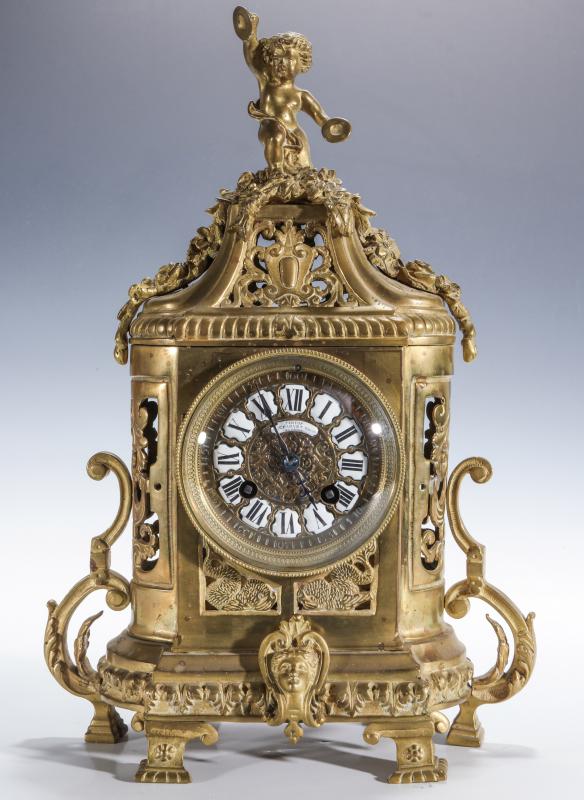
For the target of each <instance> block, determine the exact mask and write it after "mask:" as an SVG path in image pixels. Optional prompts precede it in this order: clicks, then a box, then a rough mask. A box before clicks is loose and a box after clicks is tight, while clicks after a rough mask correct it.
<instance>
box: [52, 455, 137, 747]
mask: <svg viewBox="0 0 584 800" xmlns="http://www.w3.org/2000/svg"><path fill="white" fill-rule="evenodd" d="M87 472H88V474H89V476H90V477H91V478H93V479H94V480H101V479H102V478H104V477H105V476H106V475H107V474H108V473H109V472H113V473H114V475H115V476H116V478H117V479H118V484H119V487H120V502H119V506H118V511H117V514H116V516H115V519H114V521H113V523H112V524H111V525H110V527H109V528H108V529H107V530H106V531H105V532H104V533H103V534H101V535H100V536H96V537H94V538H93V539H92V541H91V554H90V567H89V570H90V571H89V574H88V575H87V576H86V577H85V578H82V579H81V580H80V581H79V582H78V583H76V584H75V586H73V588H72V589H71V590H70V591H69V592H68V593H67V594H66V595H65V597H64V598H63V600H62V601H61V602H60V603H56V602H55V600H49V602H48V603H47V607H48V609H49V619H48V621H47V626H46V629H45V641H44V653H45V661H46V663H47V666H48V668H49V671H50V672H51V674H52V675H53V677H54V678H55V680H56V681H57V682H58V683H59V684H60V685H61V686H62V687H63V688H64V689H67V691H68V692H71V693H72V694H74V695H77V696H78V697H84V698H85V699H86V700H89V701H90V702H92V703H93V704H94V707H95V712H96V713H95V717H94V723H95V724H94V723H92V726H90V730H89V731H88V734H87V736H88V738H90V737H93V738H90V740H91V741H105V739H103V738H96V737H97V736H103V733H102V732H101V731H102V729H103V728H105V727H108V729H109V730H110V731H113V730H114V729H115V735H114V734H113V733H112V734H111V735H114V740H115V741H119V739H120V738H121V737H122V736H123V735H124V734H125V725H124V724H123V723H122V722H121V720H120V719H119V717H117V715H116V714H115V711H114V710H113V709H105V708H104V704H103V702H102V701H101V697H100V687H99V678H98V674H97V672H96V670H95V669H94V668H93V667H92V666H91V664H90V662H89V660H88V658H87V649H88V646H89V636H90V629H91V625H92V624H93V622H95V620H96V619H98V618H99V617H100V616H101V615H102V613H103V612H101V611H100V612H99V613H98V614H94V615H93V616H91V617H88V618H87V619H86V620H85V622H83V624H82V625H81V627H80V629H79V633H78V634H77V637H76V638H75V643H74V648H73V653H74V655H73V657H71V654H70V652H69V648H68V645H67V633H68V628H69V622H70V620H71V617H72V616H73V614H74V612H75V611H76V609H77V608H78V607H79V606H80V605H81V603H82V602H83V600H85V598H86V597H88V596H89V595H90V594H92V592H95V591H97V590H98V589H103V590H105V591H106V592H107V594H106V602H107V604H108V606H109V607H110V608H111V609H113V610H114V611H121V610H123V609H124V608H126V607H127V606H128V604H129V602H130V585H129V583H128V581H127V580H126V579H125V578H124V577H122V575H120V574H119V573H117V572H114V571H113V570H111V569H110V548H111V546H112V545H113V544H114V542H115V541H116V539H117V538H118V537H119V536H120V534H121V533H122V531H123V530H124V528H125V527H126V524H127V522H128V518H129V516H130V510H131V500H132V482H131V478H130V474H129V472H128V470H127V468H126V467H125V465H124V464H123V462H122V461H121V460H120V459H119V458H118V457H117V456H114V455H112V454H111V453H96V454H95V455H94V456H92V457H91V459H90V460H89V462H88V464H87ZM97 729H99V731H100V733H97V732H96V731H97Z"/></svg>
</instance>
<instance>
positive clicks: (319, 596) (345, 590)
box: [295, 540, 377, 614]
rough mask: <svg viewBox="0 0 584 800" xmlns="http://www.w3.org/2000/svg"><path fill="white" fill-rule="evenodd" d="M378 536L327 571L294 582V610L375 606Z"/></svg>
mask: <svg viewBox="0 0 584 800" xmlns="http://www.w3.org/2000/svg"><path fill="white" fill-rule="evenodd" d="M376 554H377V540H374V541H372V542H369V544H368V545H367V546H366V547H364V548H363V549H362V550H361V551H359V552H358V553H356V554H355V555H354V556H353V557H352V558H350V559H348V560H347V561H344V562H343V563H342V564H337V565H336V566H334V567H333V568H332V569H331V570H330V571H329V572H327V573H325V574H324V575H319V576H318V577H317V578H312V579H310V580H305V581H297V582H296V584H295V600H296V610H297V611H299V612H301V613H306V612H312V613H316V612H318V613H324V614H326V613H327V612H335V611H337V612H339V611H341V612H346V611H364V612H369V613H370V612H371V611H374V610H375V597H376V594H377V561H376Z"/></svg>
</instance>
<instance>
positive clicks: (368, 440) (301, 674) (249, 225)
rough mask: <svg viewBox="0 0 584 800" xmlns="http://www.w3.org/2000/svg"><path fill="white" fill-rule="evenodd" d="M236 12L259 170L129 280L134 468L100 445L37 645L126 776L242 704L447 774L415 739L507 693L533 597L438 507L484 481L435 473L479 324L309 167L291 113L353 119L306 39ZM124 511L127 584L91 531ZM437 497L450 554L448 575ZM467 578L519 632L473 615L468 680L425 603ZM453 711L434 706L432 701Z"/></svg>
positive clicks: (250, 717)
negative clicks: (131, 752)
mask: <svg viewBox="0 0 584 800" xmlns="http://www.w3.org/2000/svg"><path fill="white" fill-rule="evenodd" d="M257 26H258V19H257V17H256V16H255V15H254V14H251V13H249V12H248V11H246V10H245V9H243V8H241V7H238V8H236V9H235V12H234V27H235V32H236V34H237V35H238V36H239V38H240V39H241V40H242V42H243V49H244V57H245V60H246V63H247V65H248V66H249V67H250V69H251V70H252V71H253V72H254V74H255V75H256V77H257V80H258V85H259V99H258V100H257V101H255V102H252V103H250V105H249V108H248V110H249V113H250V115H251V116H252V117H253V118H254V119H256V120H257V121H258V125H259V138H260V141H261V143H262V145H263V148H264V154H265V157H266V161H267V167H266V168H265V169H263V170H260V171H259V172H256V173H252V172H244V173H243V174H242V175H241V177H240V178H239V180H238V182H237V186H236V188H235V190H233V191H227V190H223V191H222V192H221V195H220V199H219V200H218V202H217V203H216V205H215V206H214V207H213V208H212V209H211V210H210V213H211V216H212V221H211V223H210V224H209V225H208V226H206V227H202V228H199V230H198V231H197V233H196V235H195V237H194V238H193V239H192V241H191V243H190V246H189V250H188V253H187V257H186V259H185V261H183V262H180V263H173V264H168V265H166V266H164V267H162V268H161V269H160V270H159V272H158V273H157V275H156V277H155V278H153V279H145V280H143V281H141V282H140V283H138V284H136V285H134V286H132V287H131V288H130V292H129V299H128V301H127V302H126V304H125V305H124V306H123V308H122V309H121V311H120V313H119V315H118V319H119V327H118V332H117V334H116V348H115V356H116V359H117V360H118V361H119V362H120V363H122V364H123V363H126V361H127V360H128V355H129V354H131V359H130V360H131V374H132V442H133V452H132V468H131V473H130V472H129V471H128V470H127V469H126V467H125V466H124V465H123V463H122V462H121V461H120V460H119V459H118V458H117V457H116V456H113V455H110V454H107V453H98V454H97V455H95V456H93V457H92V458H91V459H90V461H89V464H88V471H89V474H90V476H91V477H92V478H95V479H98V480H99V479H101V478H103V477H104V476H105V475H107V474H108V472H110V471H111V472H113V473H114V474H115V476H116V477H117V479H118V482H119V486H120V506H119V509H118V512H117V514H116V517H115V520H114V522H113V523H112V525H111V527H110V528H108V530H107V531H105V532H104V533H103V534H101V535H99V536H96V537H95V538H94V539H93V540H92V544H91V562H90V572H89V574H88V575H87V576H86V577H85V578H83V579H82V580H81V581H79V583H77V584H76V585H75V586H74V587H73V589H72V590H71V591H70V592H69V593H68V594H67V595H66V597H65V598H64V600H63V601H62V602H61V603H59V604H57V603H55V602H54V601H51V602H50V603H49V620H48V623H47V629H46V636H45V657H46V661H47V664H48V667H49V669H50V670H51V672H52V674H53V675H54V676H55V678H56V680H57V681H58V682H59V683H60V684H61V685H62V686H64V687H65V688H66V689H68V690H69V691H70V692H72V693H73V694H76V695H79V696H80V697H84V698H86V699H87V700H89V701H90V702H91V703H92V705H93V707H94V716H93V719H92V721H91V724H90V726H89V729H88V731H87V734H86V739H87V740H88V741H91V742H118V741H120V740H121V739H122V738H123V737H124V735H125V733H126V726H125V724H124V723H123V722H122V720H121V718H120V717H119V715H118V714H117V712H116V710H115V707H116V706H118V707H122V708H126V709H129V710H131V711H132V712H133V713H134V716H133V719H132V726H133V727H134V729H135V730H137V731H143V732H144V733H145V735H146V737H147V739H148V754H147V758H146V759H145V760H144V761H143V762H142V763H141V765H140V767H139V769H138V772H137V774H136V778H137V780H140V781H146V782H154V783H162V782H167V783H178V782H184V781H188V780H189V775H188V772H187V771H186V770H185V768H184V765H183V754H184V748H185V745H186V743H187V742H188V741H189V740H191V739H200V740H201V741H202V742H203V743H204V744H213V743H215V742H216V741H217V740H218V732H217V730H216V728H215V727H214V724H215V723H217V722H219V721H223V722H229V721H235V722H237V721H243V720H245V721H254V722H264V723H267V724H269V725H275V726H276V725H285V729H284V730H285V733H286V735H287V736H288V737H289V739H290V741H291V742H296V741H297V740H298V738H299V737H300V736H301V735H302V733H303V727H304V726H311V727H316V726H320V725H322V724H324V723H326V722H328V721H335V720H336V721H339V720H341V721H342V720H344V721H355V722H360V723H363V724H365V726H366V727H365V732H364V737H365V741H366V742H368V743H370V744H374V743H376V742H378V741H379V740H380V739H381V738H382V737H389V738H392V739H394V740H395V742H396V747H397V768H396V770H395V771H394V773H393V774H392V775H391V777H390V779H389V780H390V782H393V783H402V782H404V783H411V782H419V781H438V780H444V779H445V777H446V760H445V759H443V758H437V757H436V756H435V753H434V744H433V740H432V736H433V734H434V732H435V731H436V730H439V731H442V732H445V731H448V737H447V740H448V742H449V743H450V744H453V745H463V746H470V747H476V746H479V745H480V743H481V740H482V729H481V726H480V723H479V721H478V719H477V715H476V710H477V708H478V706H480V705H481V704H483V703H495V702H499V701H501V700H504V699H506V698H508V697H510V696H512V695H513V694H515V693H516V692H517V691H518V690H519V689H521V688H522V687H523V686H524V685H525V683H526V682H527V681H528V679H529V677H530V674H531V671H532V668H533V663H534V659H535V638H534V634H533V627H532V619H533V615H532V614H530V615H528V616H527V617H524V616H523V615H522V614H521V612H520V611H519V609H518V608H517V607H516V606H515V605H514V604H513V603H512V602H511V600H509V598H507V597H506V596H505V595H504V594H503V593H502V592H500V591H499V590H498V589H496V588H495V587H494V586H492V585H491V584H489V583H488V582H487V581H486V578H485V573H484V548H483V546H482V545H480V544H479V543H478V542H476V541H475V540H474V539H473V538H472V536H471V535H470V534H469V532H468V531H467V530H466V528H465V526H464V524H463V522H462V520H461V517H460V513H459V510H458V495H459V490H460V484H461V481H462V479H463V478H464V476H465V475H467V474H468V475H470V476H471V477H472V479H473V480H475V481H477V482H479V483H483V482H485V481H487V480H488V479H489V478H490V475H491V468H490V465H489V463H488V462H487V461H485V460H484V459H482V458H470V459H467V460H465V461H463V462H462V463H461V464H459V465H458V466H457V467H456V468H455V469H454V471H453V472H452V474H451V475H450V478H448V474H447V473H448V466H447V464H448V426H449V416H450V381H451V375H452V362H453V346H454V340H455V322H456V323H458V326H459V327H460V329H461V331H462V346H463V355H464V358H465V360H466V361H471V360H472V359H473V358H474V357H475V355H476V349H475V344H474V340H475V330H474V327H473V325H472V322H471V319H470V316H469V314H468V311H467V310H466V308H465V307H464V306H463V304H462V302H461V300H460V289H459V287H458V286H457V285H456V284H454V283H452V281H450V280H449V279H448V278H446V277H445V276H444V275H436V274H435V273H434V271H433V270H432V268H431V267H430V266H429V265H428V264H426V263H424V262H421V261H412V262H407V263H404V262H403V261H402V259H401V258H400V254H399V250H398V248H397V245H396V244H395V242H394V241H393V240H392V239H391V238H390V237H389V235H388V234H387V233H386V232H385V231H383V230H382V229H380V228H375V227H373V226H372V224H371V216H372V214H373V212H371V211H369V210H368V209H367V208H365V206H363V205H362V203H361V200H360V198H359V196H358V195H355V194H352V193H350V192H349V191H348V190H347V189H345V188H343V186H342V184H341V182H340V180H339V179H338V178H337V176H336V175H335V173H334V172H333V171H332V170H327V169H319V170H317V169H315V168H314V167H313V166H312V163H311V160H310V152H309V145H308V139H307V137H306V134H305V133H304V131H303V130H302V129H301V128H300V127H299V124H298V120H297V117H298V114H299V113H300V112H301V111H303V112H305V113H306V114H308V115H309V116H310V117H312V119H313V120H314V122H315V123H316V124H317V125H318V126H319V127H320V128H321V131H322V134H323V136H324V137H325V139H327V140H328V141H330V142H339V141H342V140H343V139H346V138H347V136H348V135H349V133H350V130H351V126H350V124H349V123H348V122H347V121H346V120H344V119H342V118H340V117H333V118H330V117H328V116H327V114H326V113H325V111H324V110H323V108H322V107H321V105H320V103H319V102H318V101H317V100H316V99H315V98H314V97H313V96H312V95H311V94H310V93H309V92H307V91H305V90H303V89H300V88H298V87H297V86H296V85H295V78H296V76H297V75H298V74H299V73H301V72H305V71H306V70H307V69H308V68H309V67H310V64H311V45H310V43H309V42H308V40H307V39H305V38H304V37H303V36H301V35H299V34H296V33H287V34H279V35H277V36H272V37H270V38H267V39H258V36H257ZM129 340H130V341H129ZM130 342H131V347H130V346H129V345H130ZM130 513H132V516H133V522H132V547H133V563H134V568H133V576H132V580H131V582H128V581H127V580H126V579H125V578H123V577H122V576H121V575H119V574H118V573H116V572H114V571H112V570H111V568H110V548H111V546H112V545H113V543H114V542H115V540H116V539H117V538H118V537H119V535H120V534H121V533H122V531H123V529H124V528H125V526H126V523H127V521H128V519H129V516H130ZM446 515H448V518H449V521H450V527H451V529H452V533H453V536H454V539H455V540H456V542H457V543H458V544H459V545H460V547H461V548H462V549H463V551H464V552H465V553H466V557H467V576H466V578H465V579H464V580H461V581H460V582H458V583H457V584H455V585H454V586H452V587H451V588H449V589H448V590H447V591H445V587H444V544H445V516H446ZM97 589H104V590H105V591H106V601H107V603H108V605H109V606H110V607H111V608H114V609H122V608H125V607H127V606H128V605H129V604H131V608H132V620H131V623H130V625H129V627H128V629H127V630H125V631H123V632H122V633H121V634H120V635H119V636H118V637H116V638H115V639H114V640H112V641H111V642H110V643H109V645H108V647H107V653H106V655H105V656H104V657H103V658H102V659H101V660H100V661H99V663H98V664H97V667H93V666H92V665H91V664H90V662H89V660H88V658H87V647H88V641H89V631H90V627H91V625H92V623H93V622H94V621H95V619H96V618H97V616H99V615H97V616H93V617H90V618H89V619H87V620H86V621H85V622H84V623H83V625H82V626H81V629H80V631H79V633H78V635H77V637H76V640H75V645H74V648H73V655H71V653H70V652H69V649H68V645H67V629H68V625H69V621H70V619H71V616H72V614H73V613H74V611H75V610H76V608H77V607H78V606H79V605H80V603H81V602H82V601H83V600H84V598H85V597H86V596H87V595H88V594H90V593H91V592H93V591H95V590H97ZM472 597H477V598H481V599H483V600H485V601H486V602H487V603H488V604H489V605H490V606H491V607H492V608H493V609H494V610H495V611H497V612H499V614H500V615H501V616H502V617H503V619H504V620H505V621H506V622H507V624H508V625H509V627H510V629H511V632H512V634H513V638H514V645H515V648H514V654H513V656H512V658H511V660H510V663H507V662H508V655H509V645H508V642H507V639H506V635H505V632H504V630H503V628H502V626H501V625H500V624H499V623H498V622H496V621H495V620H494V619H491V617H488V619H489V622H490V623H491V625H492V627H493V629H494V632H495V634H496V637H497V641H498V652H497V659H496V663H495V666H494V667H493V668H492V669H491V670H489V672H488V673H486V674H485V675H483V676H480V677H476V676H475V675H474V668H473V665H472V663H471V662H470V661H469V659H468V658H467V656H466V652H465V648H464V646H463V645H462V644H461V642H460V641H459V640H458V639H457V637H456V635H455V633H454V631H453V629H452V627H451V626H450V625H449V624H447V623H446V622H445V620H444V617H443V612H444V610H446V611H447V613H448V614H450V615H451V616H453V617H462V616H464V614H465V613H466V612H467V610H468V607H469V598H472ZM457 705H458V706H460V710H459V712H458V715H457V716H456V718H455V720H454V722H453V723H452V725H450V723H449V720H448V718H447V717H446V716H445V715H444V714H443V710H444V709H446V708H449V707H452V706H457Z"/></svg>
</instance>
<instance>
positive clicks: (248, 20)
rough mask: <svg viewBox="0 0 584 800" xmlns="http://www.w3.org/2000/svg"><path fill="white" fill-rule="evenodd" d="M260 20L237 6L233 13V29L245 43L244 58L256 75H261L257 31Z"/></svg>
mask: <svg viewBox="0 0 584 800" xmlns="http://www.w3.org/2000/svg"><path fill="white" fill-rule="evenodd" d="M259 21H260V19H259V17H258V16H257V14H252V13H251V11H248V10H247V8H244V7H243V6H237V8H236V9H235V11H234V12H233V27H234V28H235V33H236V35H237V36H238V37H239V38H240V39H241V40H242V42H243V56H244V58H245V63H246V64H247V66H248V67H249V68H250V69H251V71H252V72H253V73H255V74H256V75H259V74H261V64H260V60H259V58H258V56H259V53H258V45H259V42H258V37H257V29H258V23H259Z"/></svg>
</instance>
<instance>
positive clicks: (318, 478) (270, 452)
mask: <svg viewBox="0 0 584 800" xmlns="http://www.w3.org/2000/svg"><path fill="white" fill-rule="evenodd" d="M315 430H316V434H315V435H313V436H310V435H308V434H305V433H301V432H298V431H291V432H284V433H281V437H282V441H283V442H284V444H285V446H286V449H287V451H288V455H287V456H286V455H284V454H283V453H282V452H281V449H280V442H279V441H278V438H277V437H276V435H275V433H274V432H273V431H272V429H271V428H270V427H269V426H267V425H266V426H264V427H262V428H261V429H260V430H259V431H258V432H257V435H256V436H254V438H253V439H252V441H251V442H250V445H249V448H248V458H249V464H248V468H247V474H248V477H249V478H250V479H253V480H255V482H256V483H257V484H258V486H260V487H261V491H262V494H263V495H264V496H265V497H266V498H268V499H269V500H272V501H273V502H274V503H284V504H286V505H289V504H294V505H302V506H304V505H306V502H307V501H308V500H309V498H308V492H309V493H310V494H313V495H314V494H319V493H320V491H321V488H322V487H323V486H326V485H327V484H328V483H330V482H331V478H332V477H333V476H334V475H336V463H335V450H334V447H333V445H332V444H331V442H330V441H329V440H328V439H327V437H326V436H325V434H324V433H323V432H322V431H321V430H318V429H315ZM298 472H300V474H301V475H302V476H306V479H305V482H304V486H303V485H302V483H301V482H300V481H299V480H295V478H294V476H295V474H296V473H298Z"/></svg>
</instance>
